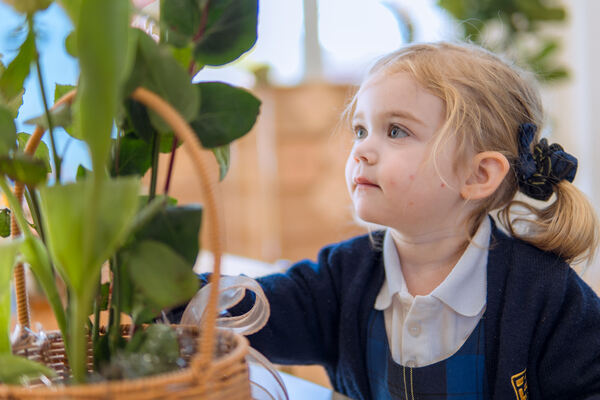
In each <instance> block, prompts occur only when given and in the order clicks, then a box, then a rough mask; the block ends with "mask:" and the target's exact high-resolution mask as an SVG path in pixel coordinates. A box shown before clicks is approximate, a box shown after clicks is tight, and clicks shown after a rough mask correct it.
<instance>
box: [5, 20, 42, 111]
mask: <svg viewBox="0 0 600 400" xmlns="http://www.w3.org/2000/svg"><path fill="white" fill-rule="evenodd" d="M35 52H36V50H35V33H34V32H33V31H32V30H30V31H29V33H28V34H27V37H26V38H25V41H24V42H23V44H22V45H21V48H20V49H19V53H18V54H17V56H16V57H15V58H14V59H13V60H12V62H11V63H10V64H9V65H8V67H6V71H4V73H2V76H0V93H2V96H3V97H4V98H5V99H6V100H11V99H13V98H15V97H16V96H18V95H19V93H20V92H21V90H22V89H23V82H25V78H27V75H29V71H30V70H31V63H32V62H33V61H34V60H35V57H36V53H35Z"/></svg>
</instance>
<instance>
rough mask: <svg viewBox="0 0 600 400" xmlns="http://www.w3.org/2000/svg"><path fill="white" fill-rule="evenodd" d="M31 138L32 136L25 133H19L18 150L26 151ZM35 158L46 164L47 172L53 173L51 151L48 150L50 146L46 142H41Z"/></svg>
mask: <svg viewBox="0 0 600 400" xmlns="http://www.w3.org/2000/svg"><path fill="white" fill-rule="evenodd" d="M30 137H31V135H30V134H28V133H24V132H19V133H18V134H17V142H18V148H19V149H20V150H21V151H25V146H26V145H27V141H29V138H30ZM33 157H34V158H36V159H39V160H42V161H43V162H44V164H45V165H46V172H48V173H50V172H52V167H51V166H50V151H49V150H48V146H47V145H46V143H45V142H43V141H40V143H39V144H38V147H37V149H35V153H34V154H33Z"/></svg>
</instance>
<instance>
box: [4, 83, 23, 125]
mask: <svg viewBox="0 0 600 400" xmlns="http://www.w3.org/2000/svg"><path fill="white" fill-rule="evenodd" d="M24 94H25V89H24V88H23V89H21V91H20V92H19V94H17V95H16V96H15V97H13V98H12V99H11V100H9V101H4V100H3V99H0V104H3V103H4V104H5V106H6V107H7V108H8V109H9V110H10V112H11V113H12V117H13V119H16V118H17V116H18V115H19V109H20V108H21V106H22V105H23V95H24ZM1 97H3V96H2V95H1V94H0V98H1Z"/></svg>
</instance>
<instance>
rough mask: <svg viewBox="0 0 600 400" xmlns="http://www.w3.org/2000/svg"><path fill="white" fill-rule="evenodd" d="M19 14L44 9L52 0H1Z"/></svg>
mask: <svg viewBox="0 0 600 400" xmlns="http://www.w3.org/2000/svg"><path fill="white" fill-rule="evenodd" d="M3 1H4V2H5V3H7V4H10V5H11V6H12V7H13V8H14V9H15V11H17V12H19V13H21V14H33V13H35V12H36V11H41V10H45V9H46V8H48V6H49V5H50V4H52V2H53V1H54V0H3Z"/></svg>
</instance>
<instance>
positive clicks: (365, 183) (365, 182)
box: [354, 176, 379, 189]
mask: <svg viewBox="0 0 600 400" xmlns="http://www.w3.org/2000/svg"><path fill="white" fill-rule="evenodd" d="M354 184H355V185H356V188H357V189H358V188H368V187H374V188H378V187H379V185H377V184H375V183H373V182H371V181H370V180H369V179H367V178H365V177H363V176H356V177H354Z"/></svg>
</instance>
